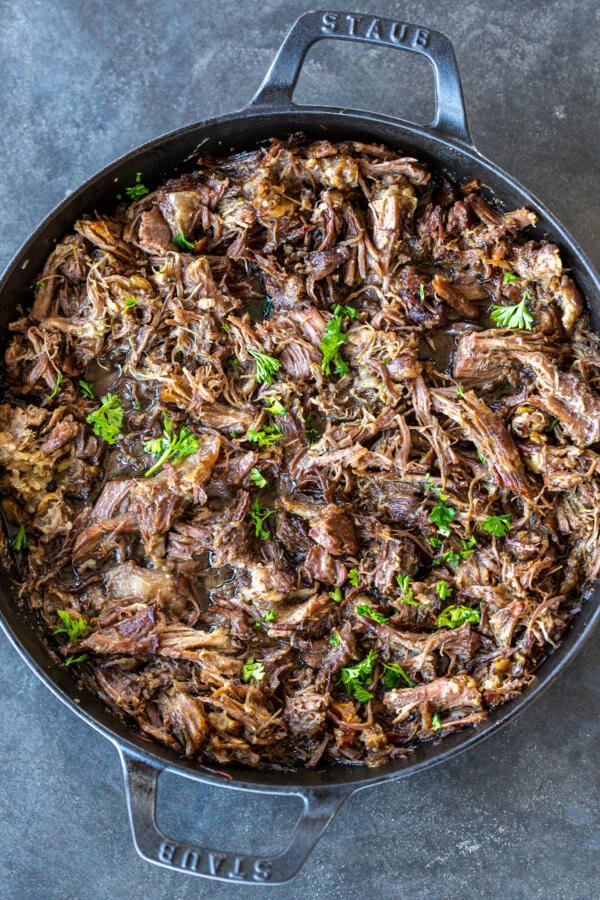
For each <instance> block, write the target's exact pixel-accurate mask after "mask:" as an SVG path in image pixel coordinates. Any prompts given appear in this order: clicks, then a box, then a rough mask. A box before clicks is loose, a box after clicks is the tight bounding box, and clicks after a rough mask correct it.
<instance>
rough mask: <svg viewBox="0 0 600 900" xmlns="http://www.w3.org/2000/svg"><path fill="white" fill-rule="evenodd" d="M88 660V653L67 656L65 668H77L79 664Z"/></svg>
mask: <svg viewBox="0 0 600 900" xmlns="http://www.w3.org/2000/svg"><path fill="white" fill-rule="evenodd" d="M86 659H89V654H87V653H81V654H80V655H79V656H67V658H66V659H65V666H75V665H77V663H82V662H85V661H86Z"/></svg>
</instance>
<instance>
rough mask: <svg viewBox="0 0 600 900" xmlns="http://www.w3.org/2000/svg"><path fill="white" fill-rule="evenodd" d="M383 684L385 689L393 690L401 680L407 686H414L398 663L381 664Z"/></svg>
mask: <svg viewBox="0 0 600 900" xmlns="http://www.w3.org/2000/svg"><path fill="white" fill-rule="evenodd" d="M383 670H384V674H383V686H384V687H385V689H386V691H393V690H394V688H395V687H397V686H398V684H399V683H400V682H401V681H403V682H404V683H405V684H406V686H407V687H414V685H413V683H412V681H411V680H410V678H409V677H408V675H407V674H406V672H405V671H404V669H403V668H402V666H401V665H400V664H399V663H384V664H383Z"/></svg>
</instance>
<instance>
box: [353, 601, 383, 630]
mask: <svg viewBox="0 0 600 900" xmlns="http://www.w3.org/2000/svg"><path fill="white" fill-rule="evenodd" d="M356 612H357V613H358V615H359V616H367V617H368V618H369V619H373V621H374V622H378V623H379V624H380V625H385V624H386V623H387V621H388V617H387V616H384V615H383V613H380V612H377V610H376V609H371V607H370V606H369V604H368V603H358V604H357V606H356Z"/></svg>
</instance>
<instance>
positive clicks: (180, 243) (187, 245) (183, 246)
mask: <svg viewBox="0 0 600 900" xmlns="http://www.w3.org/2000/svg"><path fill="white" fill-rule="evenodd" d="M172 242H173V243H174V244H175V246H176V247H178V248H179V249H180V250H195V249H196V245H195V244H193V243H192V242H191V241H188V240H187V238H186V236H185V234H184V233H183V231H178V232H177V234H176V235H175V236H174V237H173V238H172Z"/></svg>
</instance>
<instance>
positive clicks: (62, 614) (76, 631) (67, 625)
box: [54, 609, 88, 644]
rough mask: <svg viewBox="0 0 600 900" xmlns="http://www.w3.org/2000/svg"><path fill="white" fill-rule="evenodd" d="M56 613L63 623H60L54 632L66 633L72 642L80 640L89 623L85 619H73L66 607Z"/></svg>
mask: <svg viewBox="0 0 600 900" xmlns="http://www.w3.org/2000/svg"><path fill="white" fill-rule="evenodd" d="M56 615H57V616H58V618H59V619H60V621H61V622H62V625H58V626H57V627H56V628H55V629H54V634H66V635H67V637H68V639H69V643H70V644H73V643H74V642H75V641H78V640H79V638H80V637H83V635H84V634H85V633H86V631H87V630H88V623H87V622H86V620H85V619H73V618H72V617H71V614H70V613H69V612H68V611H67V610H66V609H57V610H56Z"/></svg>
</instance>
